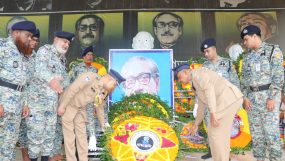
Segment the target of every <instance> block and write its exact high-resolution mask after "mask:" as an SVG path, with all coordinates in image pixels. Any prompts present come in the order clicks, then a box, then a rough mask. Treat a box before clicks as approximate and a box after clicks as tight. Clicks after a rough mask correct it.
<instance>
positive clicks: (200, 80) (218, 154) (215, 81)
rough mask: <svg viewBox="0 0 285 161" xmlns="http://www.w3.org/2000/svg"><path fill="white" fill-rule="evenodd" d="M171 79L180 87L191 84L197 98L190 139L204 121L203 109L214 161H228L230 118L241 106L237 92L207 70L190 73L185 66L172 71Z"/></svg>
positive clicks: (187, 65)
mask: <svg viewBox="0 0 285 161" xmlns="http://www.w3.org/2000/svg"><path fill="white" fill-rule="evenodd" d="M173 71H174V74H175V76H177V78H178V80H179V81H180V82H181V83H183V84H187V83H189V82H190V83H191V85H192V88H193V90H194V91H195V93H196V96H197V97H198V113H197V117H196V120H195V124H194V125H193V126H192V127H191V129H190V134H191V135H194V134H195V133H196V132H197V130H198V125H199V124H200V123H201V122H202V120H203V118H204V110H205V109H204V108H205V107H208V108H209V111H210V124H208V127H207V129H208V136H209V144H210V148H211V152H212V155H213V159H214V161H228V160H229V154H230V136H231V127H232V124H233V120H234V116H235V114H236V113H237V112H238V110H239V108H240V107H241V105H242V102H243V94H242V93H241V91H240V90H239V89H238V88H237V87H236V86H235V85H233V84H231V83H230V82H229V81H227V80H226V79H225V78H223V77H221V76H219V75H218V74H217V73H216V72H213V71H211V70H209V69H207V68H203V67H202V68H199V69H194V70H191V69H189V64H182V65H179V66H177V67H176V68H174V69H173Z"/></svg>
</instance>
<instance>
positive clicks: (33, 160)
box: [30, 158, 38, 161]
mask: <svg viewBox="0 0 285 161" xmlns="http://www.w3.org/2000/svg"><path fill="white" fill-rule="evenodd" d="M30 160H31V161H38V158H34V159H32V158H30Z"/></svg>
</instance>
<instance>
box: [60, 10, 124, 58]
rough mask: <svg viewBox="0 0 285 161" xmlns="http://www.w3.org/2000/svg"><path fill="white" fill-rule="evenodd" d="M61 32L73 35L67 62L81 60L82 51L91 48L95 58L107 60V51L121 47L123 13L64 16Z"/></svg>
mask: <svg viewBox="0 0 285 161" xmlns="http://www.w3.org/2000/svg"><path fill="white" fill-rule="evenodd" d="M62 30H64V31H68V32H71V33H75V40H74V41H73V42H72V45H71V47H70V50H69V53H68V54H67V60H68V62H71V61H73V60H76V59H77V58H81V53H82V51H83V50H84V49H85V48H87V47H89V46H93V51H94V54H95V55H96V56H97V57H103V58H105V59H106V60H107V59H108V52H109V49H120V48H121V46H123V45H122V44H123V42H124V41H123V13H88V14H64V15H63V17H62Z"/></svg>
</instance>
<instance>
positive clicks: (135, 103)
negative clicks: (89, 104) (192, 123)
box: [100, 94, 181, 160]
mask: <svg viewBox="0 0 285 161" xmlns="http://www.w3.org/2000/svg"><path fill="white" fill-rule="evenodd" d="M137 117H144V118H146V117H147V118H149V119H153V120H156V119H157V120H160V121H161V122H164V124H166V125H170V126H169V127H174V132H175V134H176V136H178V135H177V133H178V132H177V130H176V129H177V128H176V126H175V125H174V124H172V123H173V122H172V121H173V119H172V118H173V111H172V109H171V107H169V106H168V105H167V104H166V103H165V102H163V101H162V100H161V99H160V98H159V97H158V96H154V95H150V94H136V95H131V96H128V97H124V98H123V99H122V101H120V102H116V103H114V104H112V106H111V107H110V111H109V113H108V118H109V121H110V123H111V127H112V129H109V130H108V131H107V133H106V132H105V136H104V137H102V144H103V145H101V146H103V147H105V148H104V151H103V153H102V155H101V157H100V158H101V160H106V159H107V160H113V159H114V158H112V156H111V146H112V145H111V143H112V144H114V143H113V142H114V141H112V139H113V138H116V139H119V140H120V139H124V136H125V135H124V136H123V135H122V136H115V137H113V136H112V134H114V132H115V131H117V130H118V129H119V130H120V129H122V124H124V122H126V123H127V124H126V125H125V127H123V128H124V129H126V130H127V131H126V132H127V133H128V134H129V132H132V130H134V129H136V126H135V125H133V124H128V121H130V122H131V121H132V120H133V121H134V120H136V119H135V118H137ZM154 122H156V121H154ZM148 124H152V121H150V122H149V123H148ZM128 130H131V131H129V132H128ZM157 130H158V131H161V133H162V134H163V133H165V131H164V130H163V128H162V129H160V130H159V129H156V131H157ZM127 133H126V134H127ZM177 139H178V140H179V144H177V141H175V142H176V143H175V144H176V146H179V148H180V145H181V140H180V138H179V137H178V138H177ZM164 141H165V140H164ZM167 142H168V141H167ZM169 143H170V142H168V143H167V145H169ZM170 145H172V143H170ZM113 146H114V145H113ZM112 150H113V149H112ZM115 150H116V149H115ZM139 155H140V154H136V157H139ZM178 155H179V154H178Z"/></svg>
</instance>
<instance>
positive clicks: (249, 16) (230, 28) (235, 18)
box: [215, 11, 284, 53]
mask: <svg viewBox="0 0 285 161" xmlns="http://www.w3.org/2000/svg"><path fill="white" fill-rule="evenodd" d="M215 20H216V35H217V36H216V41H217V48H218V49H219V50H220V52H222V53H225V52H228V50H229V48H230V47H231V46H232V45H233V44H240V45H241V44H242V40H241V38H240V32H241V31H242V29H243V28H244V27H246V26H247V25H256V26H257V27H259V28H260V30H261V39H262V40H263V41H265V42H268V43H272V44H279V45H280V46H281V47H283V46H284V45H283V44H284V40H282V39H281V38H280V37H279V35H280V34H281V35H282V33H281V32H283V31H282V30H278V21H277V15H276V12H275V11H270V12H215Z"/></svg>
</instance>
